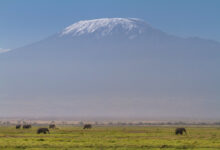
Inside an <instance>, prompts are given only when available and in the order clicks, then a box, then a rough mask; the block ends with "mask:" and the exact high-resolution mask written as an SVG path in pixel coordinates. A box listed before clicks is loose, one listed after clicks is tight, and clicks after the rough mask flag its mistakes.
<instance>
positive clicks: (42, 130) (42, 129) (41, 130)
mask: <svg viewBox="0 0 220 150" xmlns="http://www.w3.org/2000/svg"><path fill="white" fill-rule="evenodd" d="M41 133H44V134H46V133H49V134H50V131H49V129H48V128H39V129H38V130H37V134H41Z"/></svg>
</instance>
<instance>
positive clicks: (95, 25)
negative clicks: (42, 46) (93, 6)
mask: <svg viewBox="0 0 220 150" xmlns="http://www.w3.org/2000/svg"><path fill="white" fill-rule="evenodd" d="M148 28H151V27H150V26H149V25H148V24H147V23H146V22H144V21H143V20H140V19H136V18H102V19H94V20H84V21H79V22H77V23H74V24H72V25H70V26H68V27H66V28H65V29H64V30H63V31H62V33H61V36H64V35H72V36H81V35H87V34H96V35H100V36H106V35H112V34H114V33H123V34H126V35H129V37H130V38H132V37H134V36H137V35H139V34H143V33H144V32H145V31H146V30H147V29H148Z"/></svg>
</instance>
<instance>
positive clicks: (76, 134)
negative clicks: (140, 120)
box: [0, 126, 220, 150]
mask: <svg viewBox="0 0 220 150" xmlns="http://www.w3.org/2000/svg"><path fill="white" fill-rule="evenodd" d="M45 127H46V126H45ZM38 128H39V127H36V126H35V127H32V128H31V129H15V127H14V126H8V127H6V126H4V127H0V150H23V149H25V150H72V149H82V150H90V149H92V150H110V149H117V150H137V149H140V150H146V149H152V150H158V149H166V150H174V149H195V150H207V149H208V150H218V149H220V127H219V126H213V127H203V126H193V127H192V126H188V127H185V128H186V130H187V132H188V133H187V135H185V134H184V135H175V133H174V131H175V128H176V127H173V126H170V127H169V126H94V127H93V128H92V129H85V130H83V129H82V127H79V126H58V129H50V134H36V131H37V129H38Z"/></svg>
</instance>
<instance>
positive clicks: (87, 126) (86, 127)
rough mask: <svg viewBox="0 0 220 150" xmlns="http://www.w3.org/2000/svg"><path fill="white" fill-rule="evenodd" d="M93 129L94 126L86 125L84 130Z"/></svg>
mask: <svg viewBox="0 0 220 150" xmlns="http://www.w3.org/2000/svg"><path fill="white" fill-rule="evenodd" d="M91 128H92V125H91V124H85V125H84V127H83V129H91Z"/></svg>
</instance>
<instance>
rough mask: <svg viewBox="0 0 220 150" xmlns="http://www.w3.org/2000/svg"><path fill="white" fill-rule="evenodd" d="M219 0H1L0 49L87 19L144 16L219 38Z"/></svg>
mask: <svg viewBox="0 0 220 150" xmlns="http://www.w3.org/2000/svg"><path fill="white" fill-rule="evenodd" d="M219 8H220V1H219V0H211V1H210V0H193V1H192V0H184V1H177V0H166V1H165V0H109V1H107V0H106V1H103V0H92V1H91V0H1V1H0V48H3V49H8V48H10V49H13V48H16V47H21V46H24V45H26V44H30V43H32V42H35V41H38V40H41V39H43V38H45V37H47V36H50V35H51V34H54V33H56V32H58V31H60V30H62V29H63V28H64V27H66V26H68V25H70V24H72V23H74V22H76V21H79V20H85V19H94V18H102V17H135V18H142V19H144V20H145V21H147V22H148V23H149V24H151V25H152V26H154V27H156V28H159V29H161V30H163V31H165V32H168V33H171V34H175V35H179V36H183V37H185V36H187V37H188V36H199V37H203V38H208V39H214V40H217V41H220V30H219V26H220V19H219V15H220V9H219Z"/></svg>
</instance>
